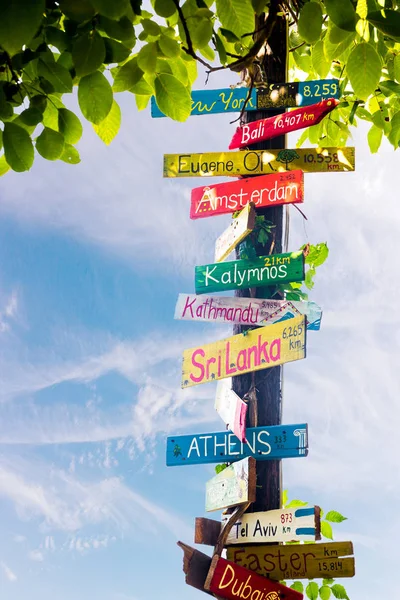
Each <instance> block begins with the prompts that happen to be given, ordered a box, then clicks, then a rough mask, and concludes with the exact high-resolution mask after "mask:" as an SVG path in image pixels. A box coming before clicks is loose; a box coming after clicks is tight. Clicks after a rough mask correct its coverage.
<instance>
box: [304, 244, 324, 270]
mask: <svg viewBox="0 0 400 600" xmlns="http://www.w3.org/2000/svg"><path fill="white" fill-rule="evenodd" d="M304 247H305V246H303V247H302V248H301V249H302V250H303V249H304ZM328 256H329V248H328V245H327V243H326V242H320V243H319V244H315V245H314V244H310V245H309V248H308V254H307V256H306V258H305V263H306V264H309V265H314V267H319V266H321V265H322V264H323V263H324V262H325V261H326V259H327V258H328Z"/></svg>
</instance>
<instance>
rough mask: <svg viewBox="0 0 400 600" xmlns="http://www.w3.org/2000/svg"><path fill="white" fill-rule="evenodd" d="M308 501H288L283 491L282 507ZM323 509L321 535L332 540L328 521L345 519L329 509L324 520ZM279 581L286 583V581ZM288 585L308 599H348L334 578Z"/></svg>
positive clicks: (322, 513) (306, 503) (304, 504)
mask: <svg viewBox="0 0 400 600" xmlns="http://www.w3.org/2000/svg"><path fill="white" fill-rule="evenodd" d="M307 505H308V502H304V501H302V500H291V501H290V502H289V501H288V493H287V490H284V491H283V496H282V507H283V508H296V507H298V506H307ZM323 515H324V511H323V510H322V508H321V534H322V536H323V537H326V538H328V539H329V540H333V535H332V527H331V525H330V523H342V522H343V521H345V520H346V517H344V516H343V515H341V514H340V513H339V512H337V511H335V510H330V511H329V512H327V513H326V515H325V520H322V517H323ZM289 543H290V544H299V543H300V542H289ZM281 583H283V584H285V585H288V584H287V583H286V581H282V582H281ZM289 587H291V588H292V589H293V590H296V591H298V592H300V593H305V594H306V596H307V598H309V600H318V599H320V600H329V599H330V598H331V597H332V596H333V597H334V598H342V599H343V600H349V597H348V595H347V592H346V590H345V588H344V587H343V585H340V584H338V583H335V580H334V579H323V580H322V585H321V586H320V585H319V584H318V583H316V582H315V581H314V580H309V583H308V584H307V585H304V584H303V583H302V582H301V581H294V582H293V583H292V584H291V585H290V586H289Z"/></svg>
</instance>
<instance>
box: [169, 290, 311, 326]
mask: <svg viewBox="0 0 400 600" xmlns="http://www.w3.org/2000/svg"><path fill="white" fill-rule="evenodd" d="M298 315H305V316H306V318H307V330H308V331H318V330H319V328H320V326H321V318H322V309H321V307H320V306H318V304H316V303H315V302H302V301H301V302H300V301H297V300H263V299H262V298H239V297H238V296H234V297H230V296H206V295H204V294H201V295H200V296H196V295H195V294H179V296H178V300H177V303H176V307H175V319H182V320H187V321H202V322H207V323H232V324H237V325H260V326H262V325H272V323H279V322H280V321H285V320H286V319H292V318H293V317H296V316H298Z"/></svg>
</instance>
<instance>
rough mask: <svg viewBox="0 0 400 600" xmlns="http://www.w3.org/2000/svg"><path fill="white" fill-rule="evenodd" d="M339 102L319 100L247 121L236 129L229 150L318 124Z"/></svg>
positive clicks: (330, 99) (331, 99)
mask: <svg viewBox="0 0 400 600" xmlns="http://www.w3.org/2000/svg"><path fill="white" fill-rule="evenodd" d="M338 104H339V100H335V99H334V98H329V99H328V100H322V101H321V102H318V104H313V105H312V106H305V107H303V108H297V109H296V110H293V111H290V112H287V113H283V114H281V115H278V116H277V117H269V118H268V119H260V120H259V121H253V122H251V123H246V125H243V126H242V127H238V128H237V129H236V132H235V133H234V135H233V138H232V140H231V143H230V144H229V150H234V149H235V148H245V147H246V146H248V145H249V144H256V143H258V142H262V141H264V140H269V139H271V138H274V137H276V136H278V135H283V134H285V133H290V132H291V131H297V129H303V128H304V127H310V126H311V125H317V123H319V122H320V121H322V119H323V118H324V117H326V115H327V114H328V113H330V112H331V110H333V109H334V108H336V106H337V105H338Z"/></svg>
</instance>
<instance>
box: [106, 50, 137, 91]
mask: <svg viewBox="0 0 400 600" xmlns="http://www.w3.org/2000/svg"><path fill="white" fill-rule="evenodd" d="M143 75H144V71H142V69H141V68H140V67H139V65H138V61H137V58H136V57H135V58H131V59H130V60H129V61H128V62H127V63H125V64H124V65H122V67H121V68H120V69H119V70H118V72H117V74H116V76H115V77H114V85H113V90H114V92H125V91H126V90H127V91H132V86H133V85H134V84H135V83H137V82H138V81H139V80H140V79H142V78H143Z"/></svg>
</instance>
